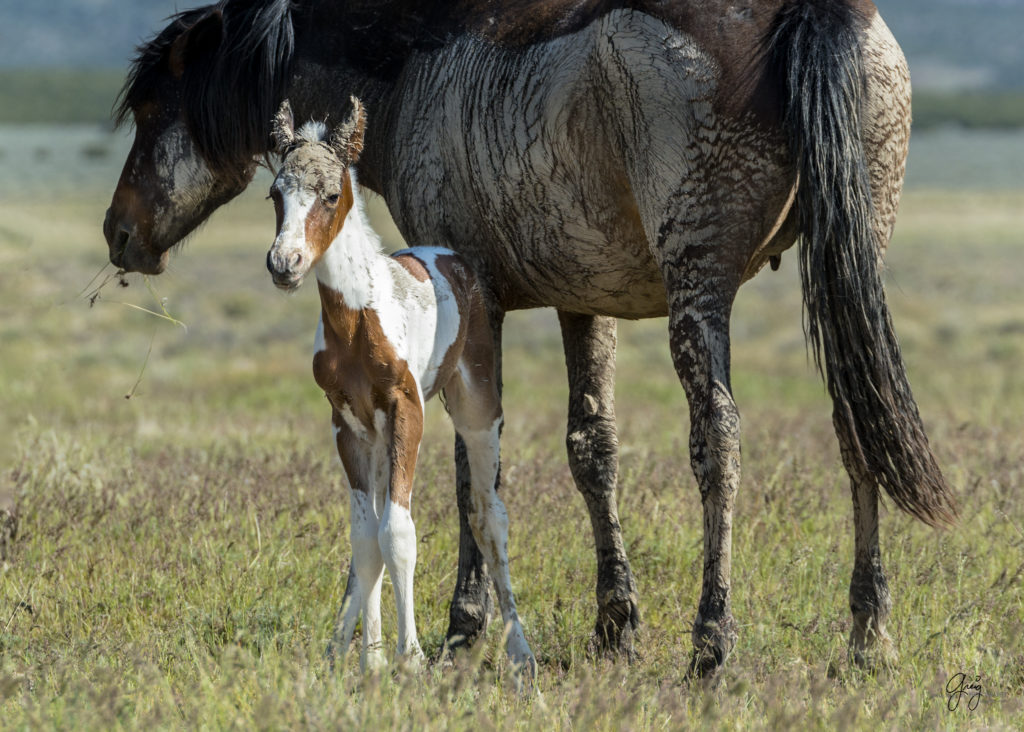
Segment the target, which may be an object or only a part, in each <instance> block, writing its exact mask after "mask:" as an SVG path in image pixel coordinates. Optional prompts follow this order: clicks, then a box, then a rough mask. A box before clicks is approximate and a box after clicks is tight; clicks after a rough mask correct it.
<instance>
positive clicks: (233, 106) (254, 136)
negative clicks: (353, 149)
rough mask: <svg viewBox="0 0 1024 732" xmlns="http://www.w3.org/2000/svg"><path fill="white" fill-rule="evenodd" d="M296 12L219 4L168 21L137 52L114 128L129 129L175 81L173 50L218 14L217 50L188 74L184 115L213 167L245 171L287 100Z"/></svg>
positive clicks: (241, 2) (239, 1) (279, 4)
mask: <svg viewBox="0 0 1024 732" xmlns="http://www.w3.org/2000/svg"><path fill="white" fill-rule="evenodd" d="M293 5H295V3H293V2H292V0H220V2H217V3H214V4H212V5H207V6H204V7H200V8H195V9H192V10H186V11H183V12H180V13H177V14H176V15H173V16H171V18H170V22H169V23H168V25H167V26H166V27H165V28H164V29H163V30H162V31H160V32H159V33H158V34H157V35H156V36H155V37H153V38H152V39H151V40H149V41H148V42H146V43H144V44H142V45H141V46H139V47H138V49H137V52H136V56H135V59H134V60H133V62H132V65H131V68H130V70H129V73H128V78H127V81H126V82H125V85H124V88H123V89H122V90H121V94H120V97H119V100H118V103H117V107H116V109H115V114H114V119H115V122H116V124H118V125H121V124H124V123H125V122H126V121H127V120H129V119H130V117H131V114H132V111H133V110H134V109H136V108H137V107H138V106H139V105H140V104H142V103H143V102H145V101H147V100H152V99H154V97H155V94H156V91H157V90H158V89H159V87H160V85H161V83H162V82H163V81H164V80H165V79H167V78H168V77H169V75H170V73H171V72H170V55H171V48H172V46H173V45H174V42H175V41H176V40H177V39H178V38H179V37H180V36H181V35H182V34H183V33H185V32H187V31H188V30H189V29H190V28H192V27H193V26H194V25H196V24H197V23H199V22H200V21H202V20H204V19H205V18H207V17H208V16H210V15H211V14H214V13H220V14H221V15H222V17H223V35H222V37H221V38H220V42H219V45H217V46H216V48H215V49H213V50H212V51H211V52H210V53H206V54H202V55H199V56H197V57H196V58H195V59H194V60H190V61H189V63H187V64H186V65H185V66H184V71H183V74H182V77H181V108H182V112H183V115H184V118H185V123H186V125H187V126H188V128H189V132H190V133H191V135H192V138H193V140H194V141H195V143H196V146H197V147H198V148H199V151H200V152H201V153H202V154H203V156H204V157H205V158H206V160H207V161H208V162H209V163H210V164H211V165H214V166H217V167H221V168H226V169H232V168H239V167H244V166H246V165H247V164H248V163H249V161H251V160H252V157H253V156H254V155H257V154H259V153H262V152H264V151H265V150H266V146H267V135H268V133H269V128H270V119H271V117H272V116H273V114H274V111H275V110H276V109H277V104H278V102H279V101H280V99H281V97H282V96H284V91H285V85H286V83H287V81H288V74H289V70H290V67H291V61H292V57H293V53H294V46H295V32H294V28H293V22H292V15H293ZM225 120H230V121H231V123H230V124H225Z"/></svg>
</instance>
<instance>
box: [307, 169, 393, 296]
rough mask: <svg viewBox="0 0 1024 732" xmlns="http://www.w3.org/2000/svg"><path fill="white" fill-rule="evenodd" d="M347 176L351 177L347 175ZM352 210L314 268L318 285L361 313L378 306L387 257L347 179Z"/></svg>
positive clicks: (384, 278)
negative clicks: (350, 193)
mask: <svg viewBox="0 0 1024 732" xmlns="http://www.w3.org/2000/svg"><path fill="white" fill-rule="evenodd" d="M350 175H351V173H350ZM350 180H351V182H350V185H351V190H352V207H351V208H350V209H349V211H348V214H347V215H346V217H345V221H344V223H343V224H342V227H341V231H339V232H338V235H337V236H336V237H335V238H334V241H332V242H331V245H330V246H329V247H328V248H327V251H326V252H324V255H323V257H321V259H320V262H319V263H318V264H317V266H316V278H317V281H318V282H320V284H321V285H323V286H324V287H327V288H329V289H331V290H333V291H334V292H336V293H338V294H339V295H340V296H341V298H342V300H343V301H344V303H345V306H346V307H347V308H349V309H350V310H362V309H364V308H367V307H371V306H373V305H374V304H375V303H378V302H380V300H381V299H382V297H384V296H385V295H386V293H382V292H381V288H382V287H383V286H386V284H387V283H388V282H389V278H388V277H387V268H388V257H387V255H385V254H384V253H383V251H382V249H381V243H380V237H379V236H377V232H375V231H374V230H373V228H371V226H370V222H369V221H368V220H367V218H366V213H365V212H364V210H363V201H362V198H361V197H360V195H359V190H358V188H357V186H356V181H355V176H354V175H351V179H350Z"/></svg>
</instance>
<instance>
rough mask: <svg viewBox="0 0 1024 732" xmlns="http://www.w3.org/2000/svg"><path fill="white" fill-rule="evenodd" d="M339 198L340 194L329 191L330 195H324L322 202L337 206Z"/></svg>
mask: <svg viewBox="0 0 1024 732" xmlns="http://www.w3.org/2000/svg"><path fill="white" fill-rule="evenodd" d="M339 198H341V196H339V195H338V194H337V193H331V194H330V195H327V196H324V203H326V204H327V205H328V206H337V205H338V199H339Z"/></svg>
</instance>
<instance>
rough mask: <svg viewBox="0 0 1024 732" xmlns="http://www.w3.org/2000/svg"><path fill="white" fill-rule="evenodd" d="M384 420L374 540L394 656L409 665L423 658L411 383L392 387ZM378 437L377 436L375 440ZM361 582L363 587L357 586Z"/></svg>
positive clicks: (415, 399) (416, 436) (417, 411)
mask: <svg viewBox="0 0 1024 732" xmlns="http://www.w3.org/2000/svg"><path fill="white" fill-rule="evenodd" d="M395 392H396V393H395V395H394V399H395V400H394V403H393V404H392V406H391V411H390V414H389V415H388V417H387V425H386V428H385V434H384V435H383V436H382V437H385V439H384V445H385V449H386V462H385V471H384V472H385V475H384V476H383V478H384V485H385V486H386V487H387V490H386V492H385V493H386V495H385V497H384V500H383V508H382V510H383V515H382V516H381V522H380V528H379V530H378V534H377V541H378V544H379V546H380V552H381V555H382V556H383V559H384V564H385V565H387V568H388V574H389V575H390V576H391V584H392V586H393V587H394V590H395V607H396V609H397V612H398V647H397V649H396V651H395V656H396V658H397V659H398V660H405V661H406V662H407V663H410V664H412V665H414V666H415V665H419V663H420V661H421V660H422V658H423V651H422V650H421V649H420V644H419V640H418V638H417V637H416V615H415V608H414V596H413V576H414V574H415V571H416V526H415V525H414V524H413V521H412V513H411V512H410V509H411V506H412V484H413V476H414V474H415V472H416V458H417V455H418V454H419V448H420V440H421V439H422V437H423V406H422V404H421V402H420V397H419V391H418V388H417V387H416V384H415V382H413V381H412V379H411V378H410V379H409V380H408V382H407V383H406V384H405V388H404V389H403V388H401V387H399V388H396V390H395ZM379 437H381V436H379ZM360 584H361V583H360Z"/></svg>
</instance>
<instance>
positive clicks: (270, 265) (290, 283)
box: [267, 248, 306, 290]
mask: <svg viewBox="0 0 1024 732" xmlns="http://www.w3.org/2000/svg"><path fill="white" fill-rule="evenodd" d="M303 265H304V259H303V256H302V253H301V252H297V251H291V252H281V251H280V250H278V249H276V248H273V249H271V250H270V251H269V252H267V271H269V272H270V276H271V278H272V279H273V280H274V285H276V286H277V287H278V288H279V289H282V290H294V289H296V288H297V287H298V286H299V285H301V284H302V279H303V278H304V277H305V276H306V268H305V267H304V266H303Z"/></svg>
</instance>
